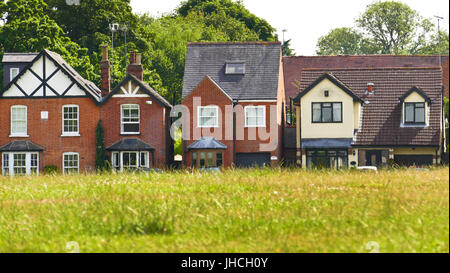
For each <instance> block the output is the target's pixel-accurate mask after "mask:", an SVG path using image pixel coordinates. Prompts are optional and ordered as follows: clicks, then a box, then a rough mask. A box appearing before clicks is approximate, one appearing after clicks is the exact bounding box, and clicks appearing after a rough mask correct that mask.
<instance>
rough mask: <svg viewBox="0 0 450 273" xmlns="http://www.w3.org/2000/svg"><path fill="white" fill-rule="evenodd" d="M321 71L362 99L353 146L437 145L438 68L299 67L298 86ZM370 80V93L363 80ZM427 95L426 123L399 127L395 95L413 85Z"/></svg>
mask: <svg viewBox="0 0 450 273" xmlns="http://www.w3.org/2000/svg"><path fill="white" fill-rule="evenodd" d="M324 73H333V75H334V76H335V77H336V78H338V79H339V80H340V81H341V82H343V83H345V85H346V86H348V87H349V88H350V89H351V90H352V91H353V92H354V93H355V94H356V95H357V96H358V97H360V98H361V99H363V100H364V101H365V102H366V103H364V104H363V107H362V125H361V128H360V131H359V132H358V133H357V135H356V140H355V141H354V143H353V145H354V146H370V147H373V146H376V147H380V146H381V147H386V146H390V147H392V146H418V147H420V146H426V147H430V146H432V147H439V145H440V127H441V113H442V104H441V103H439V102H441V101H442V71H441V69H440V67H434V68H380V69H329V70H322V69H310V70H306V69H305V70H303V71H302V79H303V80H302V82H301V85H300V90H303V89H305V88H306V87H308V86H309V85H311V84H312V83H313V82H315V81H316V80H317V79H318V78H319V77H321V76H322V75H323V74H324ZM369 82H370V83H374V84H375V86H374V88H375V92H374V94H366V90H367V83H369ZM414 86H415V87H417V88H419V89H420V90H422V92H423V93H424V94H426V96H427V97H429V98H430V100H431V102H432V103H431V104H430V108H429V109H430V110H429V125H428V126H422V127H402V126H401V117H402V104H401V103H399V98H400V97H401V96H403V95H404V94H405V93H406V92H408V91H409V90H411V89H412V88H413V87H414Z"/></svg>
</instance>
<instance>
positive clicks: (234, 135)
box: [233, 99, 239, 165]
mask: <svg viewBox="0 0 450 273" xmlns="http://www.w3.org/2000/svg"><path fill="white" fill-rule="evenodd" d="M238 102H239V101H238V100H237V99H233V165H236V111H235V110H234V108H235V107H236V105H238Z"/></svg>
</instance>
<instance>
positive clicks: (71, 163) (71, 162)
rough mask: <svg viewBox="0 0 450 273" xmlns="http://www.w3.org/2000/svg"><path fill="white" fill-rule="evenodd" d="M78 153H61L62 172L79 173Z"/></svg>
mask: <svg viewBox="0 0 450 273" xmlns="http://www.w3.org/2000/svg"><path fill="white" fill-rule="evenodd" d="M79 163H80V162H79V155H78V153H64V154H63V173H64V174H73V173H79V172H80V169H79Z"/></svg>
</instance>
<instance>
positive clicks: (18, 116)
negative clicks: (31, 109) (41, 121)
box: [11, 105, 27, 137]
mask: <svg viewBox="0 0 450 273" xmlns="http://www.w3.org/2000/svg"><path fill="white" fill-rule="evenodd" d="M11 136H12V137H17V136H19V137H20V136H22V137H27V107H26V106H23V105H14V106H11Z"/></svg>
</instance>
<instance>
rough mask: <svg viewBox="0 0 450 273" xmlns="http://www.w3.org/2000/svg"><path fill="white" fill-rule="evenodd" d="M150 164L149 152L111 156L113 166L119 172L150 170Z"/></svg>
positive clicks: (114, 154)
mask: <svg viewBox="0 0 450 273" xmlns="http://www.w3.org/2000/svg"><path fill="white" fill-rule="evenodd" d="M149 162H150V161H149V152H136V151H124V152H113V153H112V155H111V163H112V164H111V165H112V167H113V168H114V169H115V170H117V171H123V170H138V169H142V168H149V167H150V164H149Z"/></svg>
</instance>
